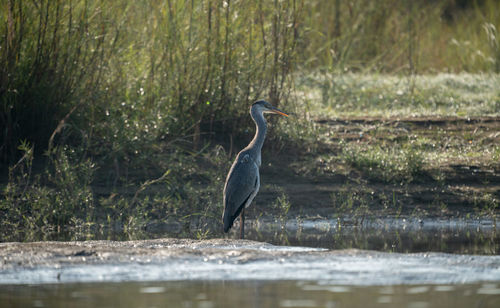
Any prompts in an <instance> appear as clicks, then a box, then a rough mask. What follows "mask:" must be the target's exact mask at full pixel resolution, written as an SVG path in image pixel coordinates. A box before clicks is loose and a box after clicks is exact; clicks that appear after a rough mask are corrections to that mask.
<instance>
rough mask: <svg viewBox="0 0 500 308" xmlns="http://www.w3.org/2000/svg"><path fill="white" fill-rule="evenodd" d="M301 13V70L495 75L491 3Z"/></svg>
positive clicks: (381, 5)
mask: <svg viewBox="0 0 500 308" xmlns="http://www.w3.org/2000/svg"><path fill="white" fill-rule="evenodd" d="M304 12H305V14H304V18H303V19H304V25H306V27H304V29H303V30H304V35H303V38H304V41H305V44H304V52H303V53H302V54H304V59H303V60H304V62H303V63H304V64H305V65H302V66H301V68H303V69H310V68H313V69H315V68H317V67H318V66H319V67H324V68H328V69H334V70H337V71H341V72H342V71H343V70H354V71H357V70H365V69H367V68H368V69H370V70H375V71H381V72H408V71H410V70H413V71H414V72H417V73H419V72H425V73H434V72H462V71H467V72H484V71H494V72H499V71H498V69H499V67H498V61H499V58H498V50H499V49H498V42H499V38H498V32H499V30H500V3H499V2H498V1H495V0H484V1H453V0H450V1H414V0H405V1H400V0H386V1H369V0H356V1H340V0H335V1H308V2H306V5H305V9H304Z"/></svg>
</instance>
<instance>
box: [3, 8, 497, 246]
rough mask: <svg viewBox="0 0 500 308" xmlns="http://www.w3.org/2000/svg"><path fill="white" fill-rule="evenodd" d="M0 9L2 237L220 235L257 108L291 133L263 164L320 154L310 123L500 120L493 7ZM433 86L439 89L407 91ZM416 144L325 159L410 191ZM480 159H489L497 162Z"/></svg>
mask: <svg viewBox="0 0 500 308" xmlns="http://www.w3.org/2000/svg"><path fill="white" fill-rule="evenodd" d="M0 8H1V12H2V13H0V105H1V108H0V130H1V138H0V164H1V165H0V169H1V172H2V173H1V174H2V175H4V176H3V177H2V178H0V180H1V183H2V184H0V185H1V186H0V188H1V189H2V197H1V198H0V223H1V224H2V233H3V234H9V233H11V232H12V230H25V231H26V232H32V233H33V234H36V233H37V232H39V231H43V232H45V231H47V232H48V231H51V230H55V231H61V230H65V229H68V228H78V227H82V226H86V227H88V228H90V229H92V228H94V229H95V228H102V227H103V226H108V227H109V228H118V229H120V230H132V229H144V228H147V227H148V226H150V227H151V223H152V222H154V221H164V220H166V219H172V220H175V221H180V222H181V225H182V227H181V231H178V232H184V231H186V230H187V229H190V230H203V231H200V232H201V233H199V234H198V236H199V237H205V236H209V235H210V234H207V233H205V232H206V230H209V232H213V233H216V232H219V231H217V230H218V229H220V228H218V225H217V221H218V220H219V216H220V212H221V194H220V191H221V190H222V185H223V181H224V179H225V173H226V171H227V169H228V168H229V164H230V161H231V159H232V158H233V157H234V154H235V153H236V152H237V150H238V149H240V148H241V146H243V145H244V144H245V143H246V142H247V141H248V140H249V139H250V138H251V135H252V133H253V130H252V129H249V128H250V127H252V122H251V120H250V119H249V117H248V105H249V102H251V101H252V100H254V99H257V98H267V99H268V100H269V101H270V102H271V103H273V104H274V105H278V106H281V107H282V108H284V109H286V110H287V111H289V112H291V113H295V114H296V115H297V117H295V119H294V120H293V121H279V122H274V121H271V125H272V126H273V129H272V130H270V134H269V136H268V138H269V139H270V141H271V142H268V143H267V145H266V149H265V151H268V153H274V154H275V153H284V152H286V153H288V154H290V153H294V151H295V153H296V152H297V151H303V152H302V154H307V153H320V152H321V151H319V147H320V146H321V144H323V142H324V143H325V144H328V138H329V137H328V136H326V135H325V134H323V131H322V128H319V127H318V125H317V124H315V123H314V122H313V121H312V119H316V118H320V117H323V118H324V117H337V116H357V115H366V114H367V113H368V114H370V115H373V116H380V115H403V116H410V115H411V116H413V115H419V116H421V115H431V114H432V115H436V114H437V115H457V116H478V115H498V113H499V110H500V103H499V95H500V94H499V93H500V92H499V90H498V86H497V85H498V82H499V77H498V74H497V73H499V72H500V71H499V70H500V69H499V68H500V48H499V41H500V39H499V36H498V30H499V27H500V25H499V23H498V22H499V20H500V16H498V14H500V5H499V4H498V2H497V1H494V0H484V1H477V2H471V4H469V2H467V4H465V3H462V2H460V1H453V0H449V1H442V2H441V3H438V4H435V3H430V2H427V1H395V0H391V1H384V2H383V3H375V2H373V1H368V0H356V1H349V2H346V1H340V0H336V1H326V2H325V1H302V0H280V1H258V2H252V1H242V0H238V1H234V0H233V1H229V0H228V1H222V2H218V1H212V0H204V1H185V0H171V1H149V2H147V3H143V2H138V3H131V2H130V1H124V0H120V1H113V2H109V1H107V2H99V1H80V0H73V1H69V2H68V1H62V0H54V1H53V0H42V1H28V0H23V1H13V0H6V1H2V2H1V3H0ZM436 72H442V73H447V74H438V75H433V76H425V77H422V75H418V74H420V73H436ZM450 72H452V73H459V72H460V74H458V75H451V74H448V73H450ZM462 72H467V73H462ZM472 73H474V74H472ZM476 73H479V74H476ZM318 140H321V141H322V142H318ZM413 141H414V140H404V142H403V143H401V144H398V145H397V146H396V147H394V148H391V149H387V148H385V145H384V144H373V145H371V146H372V147H371V148H370V151H368V152H365V151H363V149H362V148H360V147H359V146H357V145H353V144H345V145H346V147H345V148H344V149H342V150H341V151H339V153H340V154H339V156H335V158H333V159H334V160H335V161H341V162H342V163H345V164H346V165H347V166H349V167H352V168H355V169H357V170H358V171H360V172H366V174H371V173H370V172H369V171H370V170H378V171H380V172H378V174H379V175H380V174H381V176H382V179H383V181H385V182H388V183H394V182H405V183H408V182H411V181H412V180H413V178H414V177H415V176H417V175H418V174H420V173H422V172H424V171H422V170H425V168H426V166H427V161H430V159H429V158H428V156H427V154H426V153H422V152H421V148H419V147H416V146H415V145H414V144H413V143H412V142H413ZM422 143H425V142H422ZM221 145H222V146H221ZM417 145H418V144H417ZM295 148H299V149H300V150H293V149H295ZM474 151H476V152H478V153H479V152H480V151H481V150H480V148H478V149H474ZM488 151H489V152H488V153H490V154H491V157H492V159H494V157H496V158H497V159H498V157H499V153H500V152H499V150H498V146H497V148H495V147H494V146H491V145H490V144H489V143H488ZM457 153H458V152H457ZM296 154H297V153H296ZM435 155H441V156H443V155H454V154H453V152H447V153H445V154H443V153H436V154H435ZM457 155H460V157H463V155H462V154H460V153H458V154H457ZM471 155H472V156H473V154H471ZM488 155H489V154H488ZM472 156H471V157H472ZM481 157H482V156H481ZM329 159H332V158H331V157H330V158H329ZM471 159H474V158H473V157H472V158H471ZM495 198H496V197H495V196H494V195H492V197H491V198H489V199H488V198H487V199H488V200H490V199H491V200H493V201H491V202H490V201H487V200H486V201H484V200H483V201H484V202H490V203H491V204H493V205H495V202H496V201H495V200H496V199H495ZM478 200H479V199H478ZM481 200H482V199H481ZM483 201H481V202H483ZM484 202H483V203H484ZM275 205H276V206H275V208H276V211H277V212H280V213H281V214H280V215H287V214H288V211H289V210H290V208H291V205H290V201H289V199H287V196H286V195H285V194H284V193H283V194H281V196H280V197H279V198H278V199H277V200H276V202H275ZM493 205H491V206H490V207H489V208H494V206H493ZM92 230H93V229H92ZM43 232H42V233H43ZM21 238H23V237H21ZM24 238H28V237H24ZM3 239H8V238H7V237H4V238H3Z"/></svg>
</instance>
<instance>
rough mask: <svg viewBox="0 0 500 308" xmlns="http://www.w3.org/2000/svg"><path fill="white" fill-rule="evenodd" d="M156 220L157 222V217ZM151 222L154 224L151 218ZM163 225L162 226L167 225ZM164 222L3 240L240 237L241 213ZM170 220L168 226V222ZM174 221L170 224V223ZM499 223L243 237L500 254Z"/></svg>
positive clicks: (292, 227)
mask: <svg viewBox="0 0 500 308" xmlns="http://www.w3.org/2000/svg"><path fill="white" fill-rule="evenodd" d="M157 224H160V225H161V223H157ZM152 225H155V224H152ZM165 226H166V227H165ZM165 226H164V228H146V229H145V230H133V231H131V232H129V233H124V232H123V229H119V230H121V231H120V232H115V231H113V230H110V229H106V228H103V229H97V230H88V231H86V232H60V233H54V234H50V233H49V234H43V237H40V236H42V235H41V234H38V235H37V234H35V235H33V236H30V237H27V236H25V235H22V234H18V235H8V236H7V235H6V237H4V240H5V239H6V238H7V241H41V240H42V241H84V240H118V241H123V240H144V239H155V238H168V237H170V238H198V237H199V236H200V235H202V236H203V237H205V236H206V238H221V237H224V236H226V237H229V238H233V239H237V238H238V237H239V219H238V220H236V222H235V226H234V227H233V228H232V230H231V232H230V233H229V234H228V235H226V234H223V233H222V232H221V230H220V228H222V227H221V226H220V225H219V221H218V220H217V221H214V222H213V224H212V225H209V226H207V225H200V224H196V223H192V224H191V226H190V228H189V230H183V229H182V228H180V227H179V226H180V225H179V224H174V223H172V222H170V223H169V224H166V225H165ZM169 226H170V227H169ZM172 226H173V227H172ZM497 226H498V227H500V223H499V222H497V221H496V220H492V219H481V220H479V219H460V218H422V219H419V218H404V217H398V218H394V217H392V218H373V217H372V218H361V219H360V218H352V217H351V218H349V217H345V218H343V219H338V220H327V219H315V220H312V219H301V218H295V219H288V220H286V219H274V220H272V219H256V220H251V219H248V220H247V221H246V223H245V238H246V239H249V240H255V241H261V242H267V243H271V244H274V245H288V246H307V247H318V248H328V249H349V248H357V249H364V250H377V251H384V252H401V253H412V252H428V251H433V252H447V253H459V254H481V255H498V254H500V233H499V232H497Z"/></svg>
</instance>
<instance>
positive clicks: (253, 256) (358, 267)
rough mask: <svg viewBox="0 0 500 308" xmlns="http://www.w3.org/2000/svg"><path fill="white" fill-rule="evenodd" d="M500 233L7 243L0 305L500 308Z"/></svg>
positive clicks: (480, 224) (253, 225)
mask: <svg viewBox="0 0 500 308" xmlns="http://www.w3.org/2000/svg"><path fill="white" fill-rule="evenodd" d="M496 227H497V223H496V222H495V221H492V220H467V221H465V220H460V219H448V220H441V219H423V220H422V219H403V218H397V219H396V218H388V219H386V218H384V219H366V220H362V221H355V220H344V221H342V222H339V221H336V220H333V221H331V220H287V221H265V220H256V221H250V222H249V224H248V227H247V228H246V229H247V238H249V239H253V240H257V241H259V242H251V241H233V240H209V241H189V240H161V239H159V240H147V241H135V242H109V241H97V242H80V243H76V244H74V243H41V244H36V243H33V244H17V245H18V246H13V245H9V244H1V243H0V259H1V260H2V261H1V263H0V285H1V286H0V307H166V306H168V307H239V308H245V307H411V308H419V307H420V308H426V307H453V308H461V307H500V256H499V251H500V250H499V247H500V240H499V236H498V234H497V231H496V230H497V228H496ZM235 229H237V228H235ZM233 232H234V233H233V234H230V237H233V238H235V237H236V233H237V231H236V230H235V231H233ZM113 236H116V235H113ZM142 236H144V237H149V238H153V237H164V236H171V235H169V234H165V233H156V234H147V235H142ZM262 242H269V243H273V244H276V245H289V246H293V247H286V246H273V245H268V244H264V243H262ZM297 246H307V247H312V248H299V247H297ZM353 248H354V249H353ZM9 249H10V250H9Z"/></svg>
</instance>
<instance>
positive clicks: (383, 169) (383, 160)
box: [341, 145, 423, 183]
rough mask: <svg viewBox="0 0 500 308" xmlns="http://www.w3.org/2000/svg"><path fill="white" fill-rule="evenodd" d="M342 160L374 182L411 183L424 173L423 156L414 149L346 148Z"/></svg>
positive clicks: (405, 147)
mask: <svg viewBox="0 0 500 308" xmlns="http://www.w3.org/2000/svg"><path fill="white" fill-rule="evenodd" d="M341 157H342V160H343V161H344V162H345V163H346V164H349V165H351V166H352V167H354V168H356V169H357V170H359V171H361V172H363V173H364V174H366V176H367V177H368V178H370V179H372V180H381V181H384V182H398V183H402V182H404V183H409V182H411V181H412V180H413V179H414V177H415V176H417V175H418V174H419V173H420V172H421V171H422V165H423V158H422V154H421V153H420V152H418V151H416V150H415V149H414V148H413V147H410V146H404V147H400V148H398V147H391V148H382V147H381V146H368V147H367V146H359V145H348V146H346V147H344V149H343V151H342V154H341Z"/></svg>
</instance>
